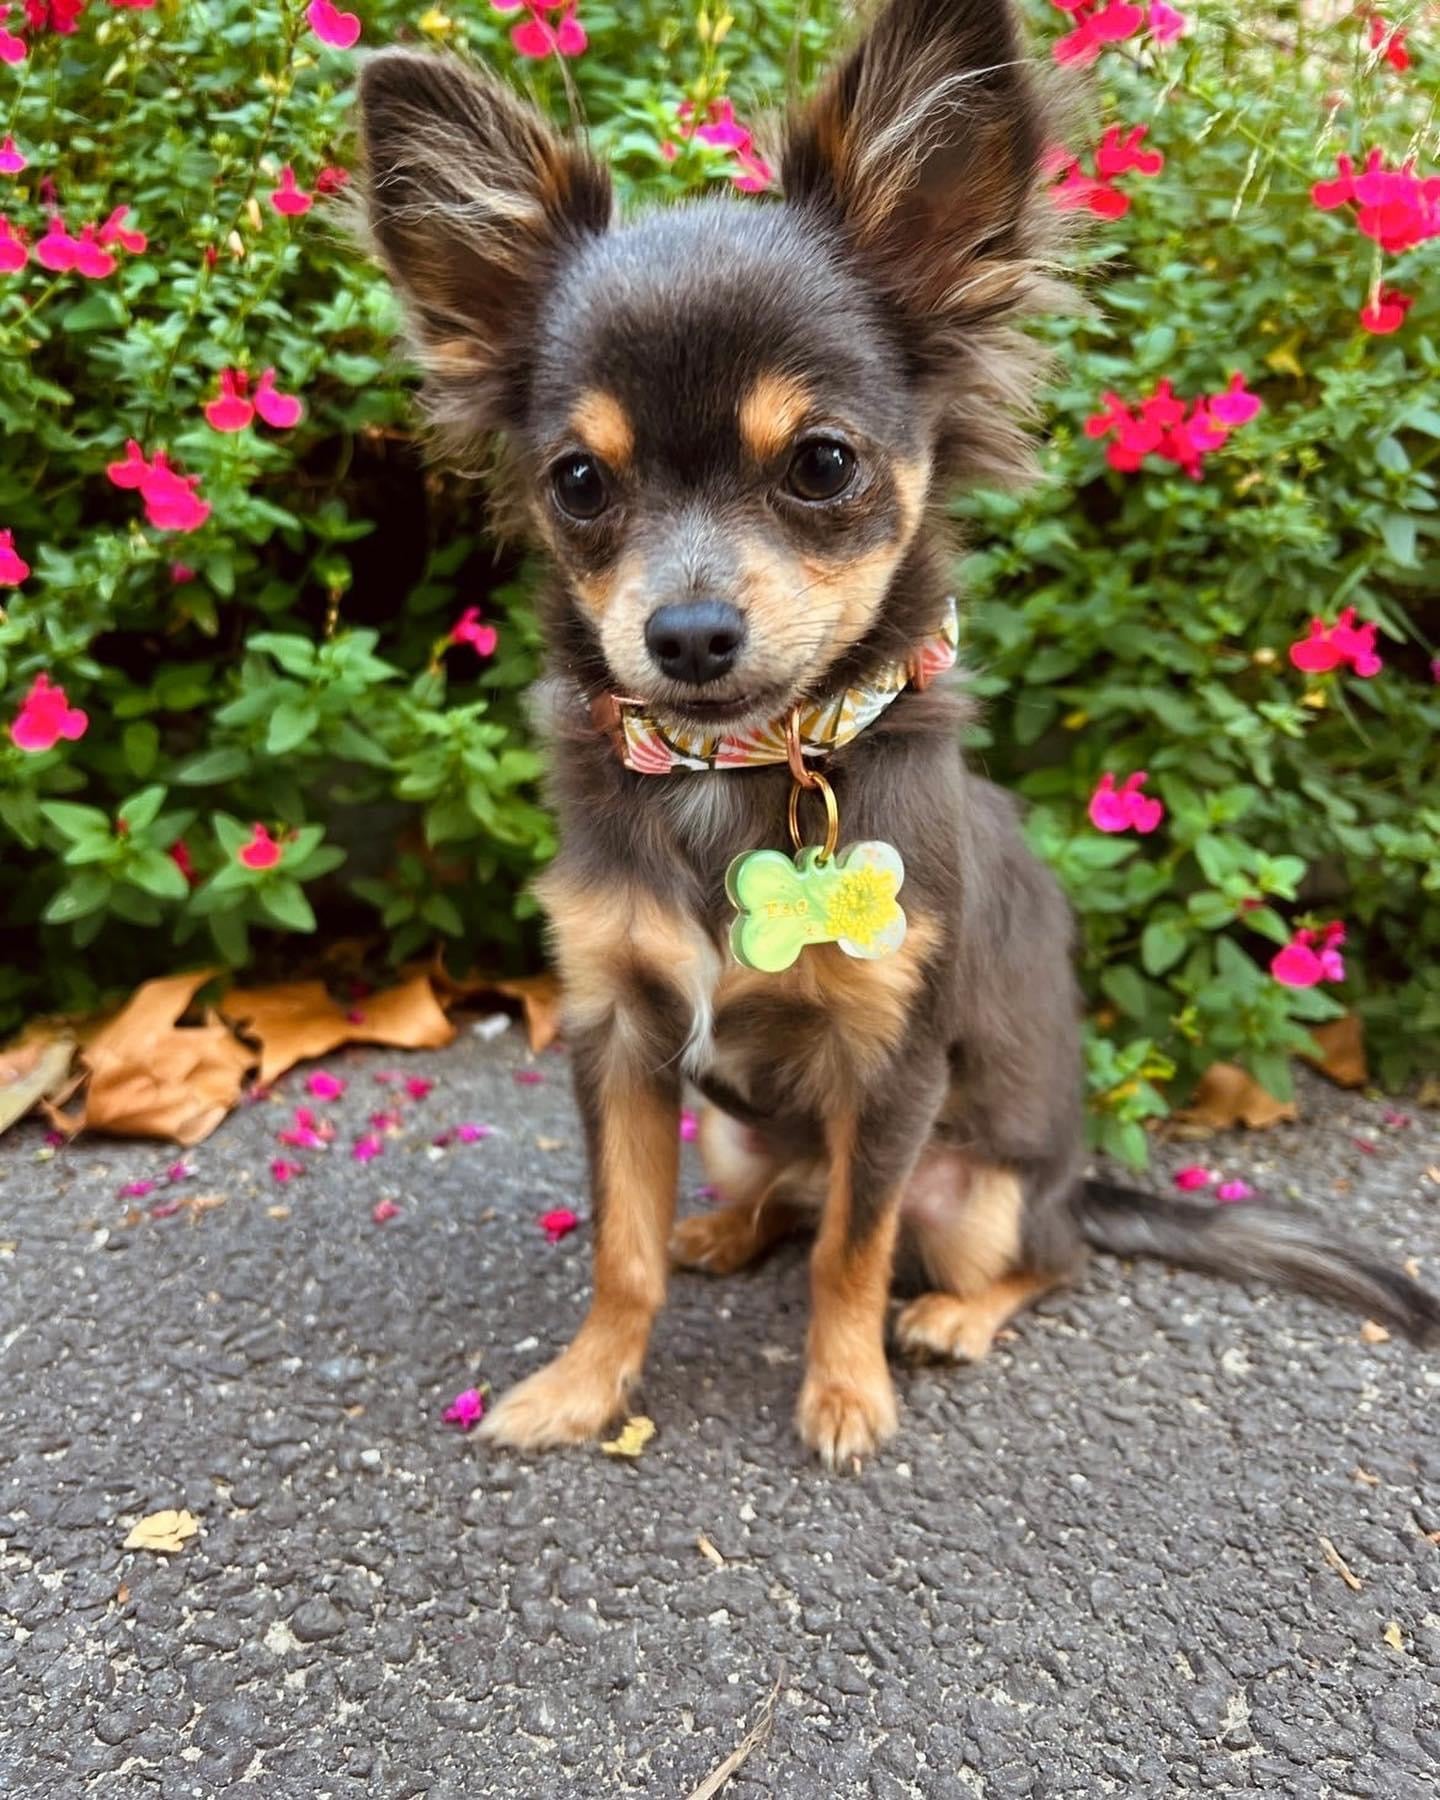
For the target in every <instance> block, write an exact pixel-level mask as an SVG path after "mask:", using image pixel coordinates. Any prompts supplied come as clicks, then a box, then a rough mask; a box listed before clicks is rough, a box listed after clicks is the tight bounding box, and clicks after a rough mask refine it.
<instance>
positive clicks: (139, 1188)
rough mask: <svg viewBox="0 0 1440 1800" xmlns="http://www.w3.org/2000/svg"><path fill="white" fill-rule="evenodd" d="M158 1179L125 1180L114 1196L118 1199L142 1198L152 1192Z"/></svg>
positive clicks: (157, 1184)
mask: <svg viewBox="0 0 1440 1800" xmlns="http://www.w3.org/2000/svg"><path fill="white" fill-rule="evenodd" d="M159 1185H160V1184H159V1182H158V1181H127V1182H126V1183H125V1185H124V1187H122V1188H121V1189H120V1190H119V1193H118V1195H117V1196H116V1197H117V1198H118V1199H120V1200H143V1199H144V1198H145V1197H146V1195H147V1194H153V1193H154V1192H155V1190H156V1188H157V1187H159Z"/></svg>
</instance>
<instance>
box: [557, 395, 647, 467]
mask: <svg viewBox="0 0 1440 1800" xmlns="http://www.w3.org/2000/svg"><path fill="white" fill-rule="evenodd" d="M570 429H571V430H572V431H573V432H574V433H575V436H576V437H577V438H578V439H579V440H580V442H581V443H582V444H583V445H584V446H585V448H586V449H587V450H593V451H594V452H595V454H596V456H598V457H599V458H600V460H601V462H603V463H606V464H608V466H609V467H610V468H612V469H614V470H616V471H617V472H620V471H622V470H624V469H625V468H627V467H628V466H629V463H630V459H631V457H632V456H634V454H635V427H634V426H633V425H632V424H631V422H630V415H629V413H627V412H626V410H625V408H624V407H623V406H622V405H621V404H620V402H619V401H618V400H617V399H616V398H615V396H614V394H607V393H606V392H605V391H604V389H603V388H586V390H585V392H584V393H583V394H581V396H580V398H579V399H578V400H577V401H576V402H575V407H574V410H573V411H572V412H571V414H570Z"/></svg>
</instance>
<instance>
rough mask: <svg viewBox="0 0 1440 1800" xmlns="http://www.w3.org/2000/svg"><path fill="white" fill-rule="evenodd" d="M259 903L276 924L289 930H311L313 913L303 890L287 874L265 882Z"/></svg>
mask: <svg viewBox="0 0 1440 1800" xmlns="http://www.w3.org/2000/svg"><path fill="white" fill-rule="evenodd" d="M259 893H260V905H261V906H262V908H263V909H264V910H265V912H267V913H268V914H269V915H270V917H271V918H272V919H273V920H274V921H275V923H276V924H277V925H283V926H285V928H286V929H287V930H289V931H313V930H314V929H315V914H314V912H313V911H312V909H311V906H310V902H309V901H308V900H307V899H306V898H305V890H304V888H302V887H301V885H300V883H299V882H298V881H292V880H291V879H290V877H289V876H288V875H282V876H280V877H278V878H277V879H276V880H273V881H267V882H265V883H264V884H263V885H262V886H261V888H260V890H259Z"/></svg>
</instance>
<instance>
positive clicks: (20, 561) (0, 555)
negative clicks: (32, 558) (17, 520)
mask: <svg viewBox="0 0 1440 1800" xmlns="http://www.w3.org/2000/svg"><path fill="white" fill-rule="evenodd" d="M29 579H30V565H29V563H27V562H26V560H25V558H24V557H23V556H22V555H21V554H20V552H19V551H18V550H17V549H16V548H15V533H14V532H13V531H0V587H19V585H20V583H21V582H22V581H28V580H29Z"/></svg>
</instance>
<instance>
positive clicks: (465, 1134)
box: [436, 1125, 495, 1144]
mask: <svg viewBox="0 0 1440 1800" xmlns="http://www.w3.org/2000/svg"><path fill="white" fill-rule="evenodd" d="M453 1135H454V1137H455V1138H456V1140H457V1141H458V1142H459V1143H462V1144H481V1143H483V1142H484V1141H485V1139H486V1138H488V1137H493V1136H494V1135H495V1127H494V1126H493V1125H457V1126H456V1127H455V1131H454V1134H453ZM436 1141H437V1142H438V1141H439V1140H438V1139H437V1140H436Z"/></svg>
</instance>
